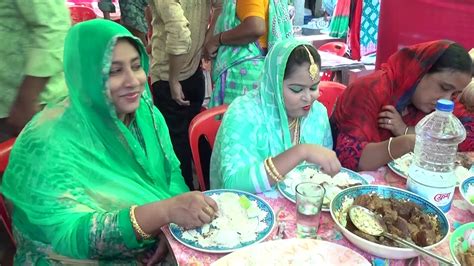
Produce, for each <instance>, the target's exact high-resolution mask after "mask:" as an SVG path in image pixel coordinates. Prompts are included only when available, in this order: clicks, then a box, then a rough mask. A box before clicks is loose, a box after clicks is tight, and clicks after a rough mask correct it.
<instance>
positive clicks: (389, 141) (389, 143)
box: [387, 137, 395, 161]
mask: <svg viewBox="0 0 474 266" xmlns="http://www.w3.org/2000/svg"><path fill="white" fill-rule="evenodd" d="M392 139H393V137H390V138H389V139H388V146H387V150H388V156H390V159H392V161H394V160H395V158H393V155H392V151H391V150H390V145H392Z"/></svg>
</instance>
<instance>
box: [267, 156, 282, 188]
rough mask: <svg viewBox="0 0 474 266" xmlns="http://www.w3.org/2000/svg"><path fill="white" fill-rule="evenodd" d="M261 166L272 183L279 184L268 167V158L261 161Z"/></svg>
mask: <svg viewBox="0 0 474 266" xmlns="http://www.w3.org/2000/svg"><path fill="white" fill-rule="evenodd" d="M263 166H264V167H265V171H267V174H268V175H269V176H270V178H271V179H273V181H275V182H276V183H278V182H280V180H279V179H278V177H276V176H275V174H274V173H273V172H272V170H270V166H268V158H267V159H265V161H263Z"/></svg>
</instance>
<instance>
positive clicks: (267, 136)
mask: <svg viewBox="0 0 474 266" xmlns="http://www.w3.org/2000/svg"><path fill="white" fill-rule="evenodd" d="M300 45H310V44H309V43H307V42H302V41H297V40H294V39H290V40H283V41H281V42H278V43H277V44H276V45H275V46H274V47H273V48H272V49H271V50H270V51H269V54H268V55H267V57H266V59H265V65H264V69H263V75H262V79H261V80H260V88H259V89H258V90H255V91H252V92H250V93H248V94H246V95H244V96H241V97H238V98H237V99H235V101H234V102H232V104H231V105H230V106H229V108H228V109H227V111H226V113H225V114H224V118H223V121H222V124H221V126H220V128H219V131H218V133H217V136H216V142H215V143H214V148H213V151H212V157H211V171H210V179H211V188H233V189H242V190H245V191H249V192H262V191H265V190H269V189H271V188H270V187H269V186H268V181H267V177H266V174H265V171H264V170H263V169H264V168H263V160H265V159H266V158H267V157H269V156H276V155H278V154H280V153H282V152H283V151H285V150H287V149H289V148H290V147H291V146H292V145H293V144H292V142H291V137H290V136H291V135H290V130H289V128H288V118H287V113H286V109H285V103H284V98H283V77H284V73H285V69H286V64H287V61H288V58H289V56H290V54H291V52H293V50H294V49H295V48H296V47H298V46H300ZM300 143H313V144H319V145H322V146H324V147H326V148H329V149H332V136H331V128H330V126H329V120H328V116H327V111H326V108H325V107H324V106H323V105H322V104H321V103H319V102H318V101H315V102H314V103H313V105H312V106H311V109H310V112H309V113H308V115H307V116H305V117H303V118H302V120H301V126H300Z"/></svg>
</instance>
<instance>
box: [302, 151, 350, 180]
mask: <svg viewBox="0 0 474 266" xmlns="http://www.w3.org/2000/svg"><path fill="white" fill-rule="evenodd" d="M303 145H305V147H304V150H305V161H307V162H309V163H314V164H318V165H319V166H320V167H321V171H323V172H324V173H326V174H328V175H330V176H334V175H336V174H337V173H339V171H341V163H340V162H339V159H338V158H337V156H336V153H335V152H334V151H333V150H330V149H327V148H325V147H322V146H319V145H315V144H303Z"/></svg>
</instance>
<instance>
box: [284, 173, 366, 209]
mask: <svg viewBox="0 0 474 266" xmlns="http://www.w3.org/2000/svg"><path fill="white" fill-rule="evenodd" d="M306 168H311V169H314V170H317V171H319V166H318V165H315V164H303V165H299V166H297V167H296V168H295V169H293V170H292V171H291V172H290V173H289V174H288V175H287V177H286V178H285V179H284V180H283V181H282V182H279V183H278V185H277V187H278V190H279V191H280V193H281V194H282V195H283V196H284V197H285V198H287V199H288V200H289V201H291V202H293V203H296V192H295V188H296V185H298V184H299V183H301V182H303V181H306V182H315V183H320V182H321V180H318V179H317V178H310V179H304V180H303V179H300V180H298V181H296V182H295V180H293V177H294V176H295V174H296V173H297V172H298V171H304V170H305V169H306ZM341 173H346V174H347V175H348V176H349V178H350V179H351V180H354V181H357V182H359V183H360V184H359V185H368V184H369V183H368V182H367V180H365V179H364V178H363V177H362V176H361V175H360V174H358V173H356V172H354V171H352V170H349V169H347V168H341V171H340V172H339V174H341ZM333 178H334V177H333ZM323 186H324V187H325V188H326V196H325V201H326V202H327V203H325V204H323V208H322V210H323V211H326V212H328V211H329V204H330V203H331V200H332V199H333V198H334V196H336V194H337V193H332V194H329V193H328V190H329V189H334V188H333V187H332V185H328V184H324V185H323ZM352 186H355V185H352ZM328 188H329V189H328ZM341 190H342V189H340V190H337V192H339V191H341ZM335 191H336V190H335Z"/></svg>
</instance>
